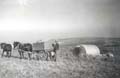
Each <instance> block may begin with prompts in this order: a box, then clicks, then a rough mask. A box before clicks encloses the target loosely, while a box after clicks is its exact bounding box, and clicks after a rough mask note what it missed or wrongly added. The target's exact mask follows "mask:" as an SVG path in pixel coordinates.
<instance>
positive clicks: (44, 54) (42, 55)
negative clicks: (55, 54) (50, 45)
mask: <svg viewBox="0 0 120 78" xmlns="http://www.w3.org/2000/svg"><path fill="white" fill-rule="evenodd" d="M47 58H48V54H47V53H46V52H45V51H41V52H40V53H39V59H40V60H44V61H46V60H47Z"/></svg>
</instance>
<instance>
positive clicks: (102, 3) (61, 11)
mask: <svg viewBox="0 0 120 78" xmlns="http://www.w3.org/2000/svg"><path fill="white" fill-rule="evenodd" d="M119 25H120V0H0V41H8V40H9V41H13V40H21V41H35V40H40V39H50V38H67V37H120V26H119Z"/></svg>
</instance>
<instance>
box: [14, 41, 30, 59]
mask: <svg viewBox="0 0 120 78" xmlns="http://www.w3.org/2000/svg"><path fill="white" fill-rule="evenodd" d="M13 46H14V49H18V52H19V55H20V59H22V58H24V52H27V53H28V58H29V59H31V53H32V44H30V43H24V44H22V43H20V42H14V43H13Z"/></svg>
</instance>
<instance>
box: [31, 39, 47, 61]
mask: <svg viewBox="0 0 120 78" xmlns="http://www.w3.org/2000/svg"><path fill="white" fill-rule="evenodd" d="M33 52H34V53H35V56H36V59H37V60H47V58H48V53H47V52H46V51H45V44H44V42H42V41H40V42H35V43H33Z"/></svg>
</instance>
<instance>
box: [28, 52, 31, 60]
mask: <svg viewBox="0 0 120 78" xmlns="http://www.w3.org/2000/svg"><path fill="white" fill-rule="evenodd" d="M28 58H29V60H31V53H30V52H28Z"/></svg>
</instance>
